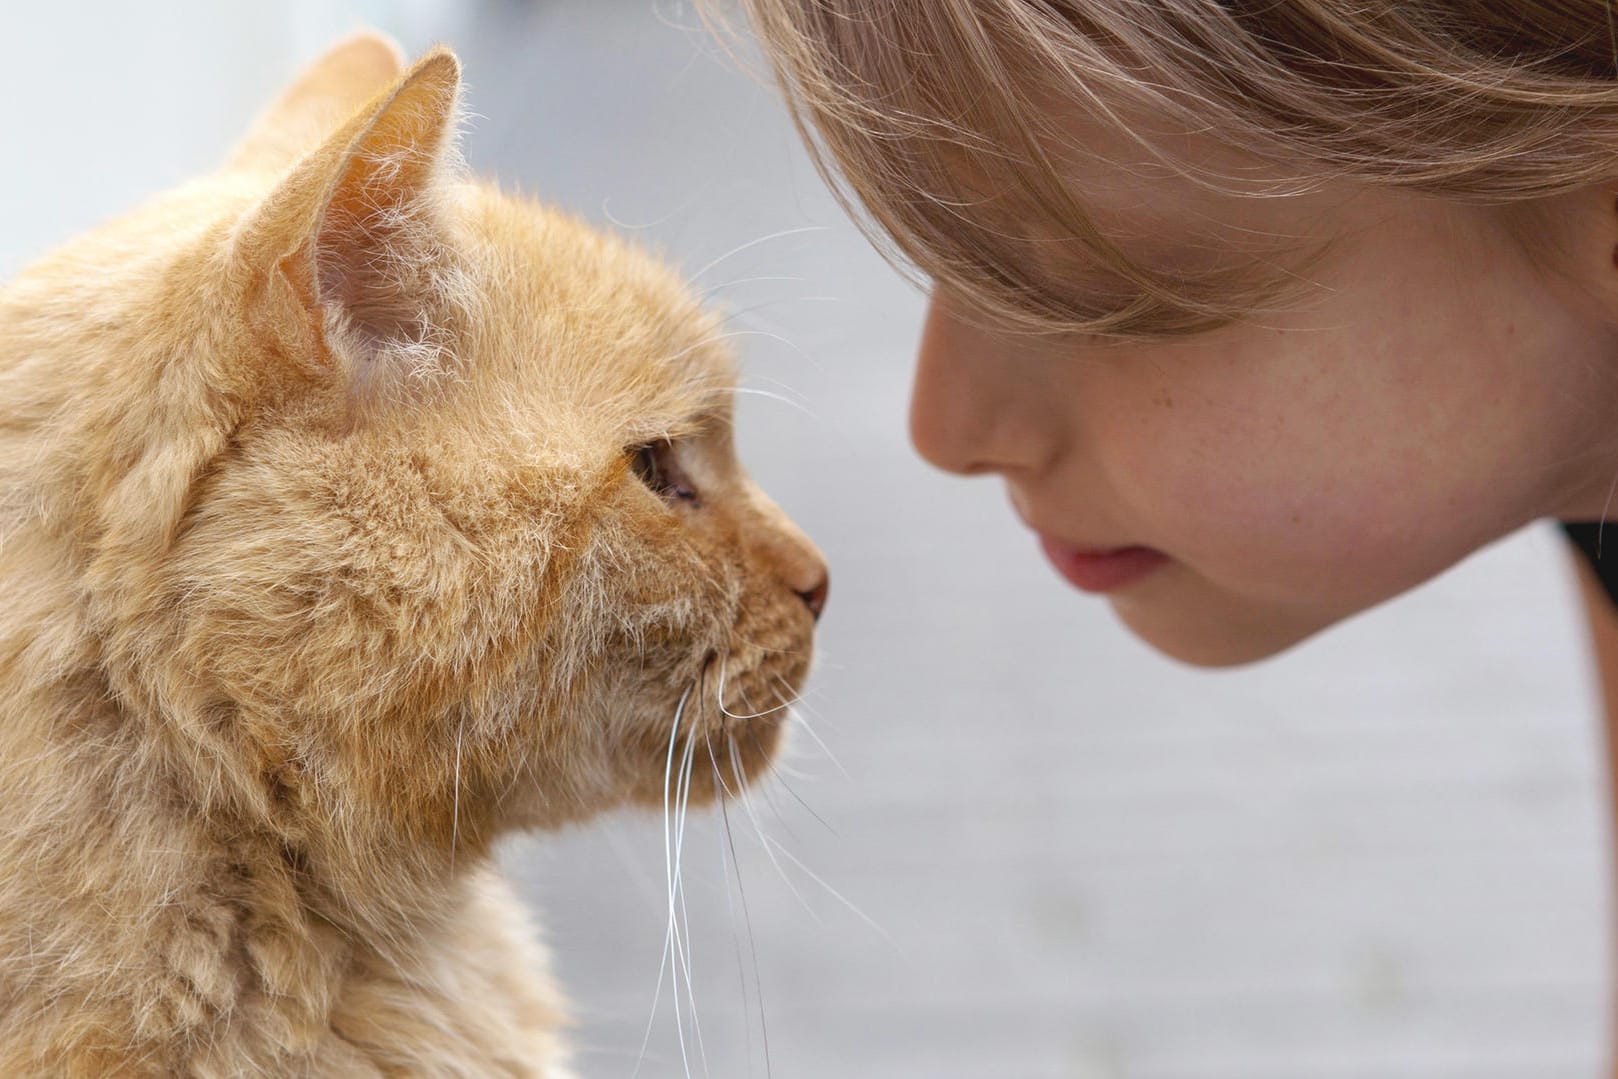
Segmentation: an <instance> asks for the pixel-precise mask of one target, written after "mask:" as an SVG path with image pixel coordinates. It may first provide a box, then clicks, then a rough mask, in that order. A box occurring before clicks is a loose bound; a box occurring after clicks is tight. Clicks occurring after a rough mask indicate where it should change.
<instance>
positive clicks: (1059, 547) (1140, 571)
mask: <svg viewBox="0 0 1618 1079" xmlns="http://www.w3.org/2000/svg"><path fill="white" fill-rule="evenodd" d="M1039 546H1040V548H1041V549H1042V550H1043V551H1044V552H1045V557H1046V558H1048V559H1050V562H1051V565H1053V566H1055V567H1056V572H1058V573H1060V574H1061V575H1062V576H1063V577H1065V578H1066V579H1067V581H1068V583H1069V584H1071V585H1072V586H1073V587H1074V588H1077V589H1080V590H1082V591H1085V592H1113V591H1116V590H1118V589H1120V588H1123V587H1125V586H1126V585H1131V584H1134V583H1135V582H1136V581H1138V580H1140V579H1141V578H1142V577H1145V576H1146V575H1147V574H1148V573H1151V572H1152V571H1153V570H1155V569H1158V568H1159V567H1161V566H1163V565H1164V564H1165V563H1167V562H1168V560H1169V556H1168V555H1166V554H1164V553H1163V552H1162V551H1155V550H1153V549H1152V548H1150V547H1119V548H1117V549H1116V550H1112V551H1085V550H1081V549H1080V548H1078V547H1069V546H1068V545H1067V544H1065V543H1061V542H1058V541H1057V540H1053V539H1051V538H1049V537H1048V536H1041V537H1039Z"/></svg>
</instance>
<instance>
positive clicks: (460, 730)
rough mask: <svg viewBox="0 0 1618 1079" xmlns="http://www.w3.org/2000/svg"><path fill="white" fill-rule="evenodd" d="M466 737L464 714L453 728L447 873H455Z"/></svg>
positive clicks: (459, 838) (459, 835) (459, 832)
mask: <svg viewBox="0 0 1618 1079" xmlns="http://www.w3.org/2000/svg"><path fill="white" fill-rule="evenodd" d="M465 735H466V714H465V713H464V712H463V713H462V714H461V721H460V723H459V725H458V726H456V728H455V805H454V808H453V809H452V810H451V811H450V819H449V871H450V872H451V873H453V872H455V851H456V848H457V846H458V845H459V844H460V840H461V742H462V740H463V738H464V737H465Z"/></svg>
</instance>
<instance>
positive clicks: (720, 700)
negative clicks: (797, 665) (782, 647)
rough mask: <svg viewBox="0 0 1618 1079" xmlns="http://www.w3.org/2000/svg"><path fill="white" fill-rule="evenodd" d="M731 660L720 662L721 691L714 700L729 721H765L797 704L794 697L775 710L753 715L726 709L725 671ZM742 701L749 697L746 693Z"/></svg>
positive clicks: (726, 658)
mask: <svg viewBox="0 0 1618 1079" xmlns="http://www.w3.org/2000/svg"><path fill="white" fill-rule="evenodd" d="M729 659H730V657H729V656H726V657H724V658H722V659H721V660H720V662H719V691H718V695H717V696H716V697H715V698H714V702H715V703H716V704H717V705H718V707H719V711H720V712H721V713H722V714H723V715H724V716H725V717H726V718H727V719H740V720H749V719H764V718H766V717H768V716H773V715H775V714H776V713H777V712H783V711H786V710H787V709H790V708H791V707H792V706H793V704H795V703H797V698H796V696H795V695H794V696H793V699H791V700H787V701H783V702H781V703H780V704H777V705H775V706H774V707H773V708H768V709H765V710H764V711H762V712H755V713H753V714H752V715H743V714H741V713H739V712H732V711H731V710H730V709H728V708H726V707H725V669H726V665H727V663H728V662H729ZM788 691H789V692H790V691H791V687H790V686H789V687H788ZM742 699H743V701H746V699H747V695H746V694H745V693H743V694H742ZM748 707H749V708H751V707H752V705H751V704H748Z"/></svg>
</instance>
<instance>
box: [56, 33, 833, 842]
mask: <svg viewBox="0 0 1618 1079" xmlns="http://www.w3.org/2000/svg"><path fill="white" fill-rule="evenodd" d="M396 65H397V62H396V60H395V59H394V54H393V53H392V52H391V51H390V50H389V48H388V47H387V46H386V45H384V44H383V43H381V42H380V41H379V40H378V39H375V38H368V37H362V38H359V39H355V40H351V41H350V42H348V43H346V44H344V45H343V46H340V47H339V48H337V49H336V50H334V51H333V52H332V53H330V54H328V56H327V57H326V58H324V59H323V60H322V61H320V62H318V63H317V64H316V65H315V67H314V68H312V69H311V70H310V71H309V72H308V73H306V74H305V76H304V77H303V78H302V79H301V80H300V81H299V82H298V83H296V84H294V86H293V87H292V88H291V89H290V90H289V91H287V93H286V94H284V95H283V97H282V99H281V100H280V101H279V102H278V103H277V104H276V105H275V106H274V107H272V109H271V110H270V111H269V112H268V113H267V114H266V115H265V116H264V117H263V118H262V119H261V120H260V121H259V123H258V125H257V127H256V128H255V129H254V130H253V132H252V133H250V135H249V136H248V138H247V139H246V141H245V142H244V143H243V144H242V145H241V147H240V148H239V149H238V151H237V152H236V155H235V156H234V157H233V159H232V160H231V162H230V165H229V167H228V168H227V169H226V170H225V171H224V172H223V173H222V174H221V175H220V176H218V177H215V178H213V179H211V180H208V181H205V182H203V183H201V184H199V185H196V186H194V187H193V188H191V189H188V190H185V191H182V192H181V193H179V194H178V195H175V196H171V197H169V198H167V199H165V200H162V201H160V202H159V203H158V204H157V205H156V206H155V207H154V208H152V209H150V210H148V211H146V212H145V213H144V214H143V215H137V216H136V217H134V218H132V219H131V221H130V222H126V223H125V224H124V225H122V226H119V227H117V228H115V229H114V230H113V231H114V233H115V234H116V236H115V238H114V239H113V240H111V241H107V242H108V243H113V244H122V245H124V246H126V247H132V246H138V245H139V244H143V243H147V244H153V245H157V246H158V247H159V248H162V247H163V246H164V245H168V248H169V250H168V254H167V255H165V256H164V257H163V258H158V259H153V260H151V261H152V262H153V264H154V269H153V271H152V274H151V275H150V280H151V281H153V282H156V283H155V284H152V285H150V286H149V287H147V288H146V291H145V292H144V293H143V294H142V295H143V297H144V298H143V299H142V301H141V303H142V304H143V305H144V308H143V309H142V310H141V311H140V312H139V314H138V316H137V317H138V325H137V324H135V323H134V322H130V321H128V320H125V319H120V318H119V317H118V316H117V315H115V314H108V315H107V316H106V317H107V318H109V319H111V324H114V325H116V327H118V328H117V329H105V328H104V329H103V330H101V331H98V332H105V333H122V334H126V335H131V339H130V340H129V341H127V342H125V344H124V346H123V347H124V351H125V353H126V355H127V357H128V358H127V360H121V361H117V362H127V363H128V364H131V365H137V364H138V365H139V367H140V369H139V370H138V371H136V370H130V371H120V370H118V369H117V367H116V364H114V365H113V366H112V367H111V368H110V369H109V370H108V371H106V372H104V373H103V374H102V375H101V376H98V379H99V384H100V385H101V386H102V387H103V388H104V392H105V393H107V394H110V395H111V396H110V397H108V398H107V399H106V400H107V401H109V402H110V403H109V404H107V405H106V406H105V407H106V412H107V415H106V417H105V418H104V419H105V424H106V426H107V431H108V433H107V434H106V435H105V438H106V439H107V440H108V441H107V444H106V445H104V446H103V447H102V457H103V459H104V460H103V462H102V464H100V465H98V466H97V467H98V468H99V469H101V471H102V474H101V475H100V476H99V477H98V478H93V479H92V481H91V484H90V486H91V487H92V488H93V489H97V490H100V491H101V492H102V495H101V496H100V497H99V499H98V501H97V504H96V506H95V508H94V517H95V522H96V523H95V524H94V530H95V533H96V540H95V549H96V560H95V562H94V564H93V565H92V567H91V571H90V573H89V574H88V580H89V582H90V583H89V594H90V596H91V603H92V605H93V607H94V608H95V615H94V619H95V621H96V624H98V625H99V626H101V627H103V628H102V631H101V632H102V633H103V634H104V636H105V641H104V649H105V653H106V658H105V661H104V662H105V663H106V665H107V668H108V670H109V671H110V672H111V675H112V679H113V682H114V689H115V691H116V692H117V693H119V694H120V695H121V696H123V697H124V698H125V699H127V700H130V701H132V702H140V703H141V704H142V706H143V707H146V708H147V709H148V710H149V711H150V713H151V714H153V715H155V716H157V717H159V718H160V720H161V721H162V722H163V723H165V724H169V725H170V726H171V727H172V729H173V731H175V732H178V736H180V737H183V738H184V739H186V740H188V742H189V744H192V745H194V746H200V747H202V749H203V750H204V752H203V753H202V756H204V757H206V756H207V755H208V754H213V756H214V758H215V759H216V761H217V762H224V763H214V764H211V765H210V767H212V768H213V769H214V772H213V774H212V778H211V779H210V783H213V784H215V786H216V789H217V790H218V791H221V792H224V793H223V794H220V795H219V796H220V797H222V798H234V799H236V800H237V801H245V802H247V803H251V804H253V805H256V806H258V807H259V810H260V811H261V812H262V813H264V814H266V815H267V816H268V817H270V818H273V819H276V820H278V821H280V822H281V823H282V824H283V825H284V827H286V828H287V829H288V830H290V831H294V832H307V831H309V830H311V829H313V830H318V829H319V828H321V827H322V826H324V825H323V824H322V822H331V826H332V827H350V826H353V827H356V828H359V829H360V830H361V831H369V828H368V825H369V824H370V823H375V822H374V821H372V820H371V818H373V817H377V818H380V819H384V820H385V822H386V824H387V826H388V827H389V828H394V829H398V830H401V831H402V832H405V833H408V834H410V835H411V836H412V837H413V838H414V840H415V841H417V842H420V841H423V840H425V841H426V842H428V843H435V842H439V843H446V844H447V843H452V842H458V843H459V844H460V848H461V849H462V850H463V851H464V850H466V849H467V847H468V846H469V845H471V844H477V843H479V842H480V841H481V839H483V838H485V837H486V836H487V835H489V834H492V833H493V832H494V831H497V830H499V829H501V828H504V827H509V826H513V825H523V824H551V823H557V822H561V821H565V820H571V819H578V818H580V817H582V816H586V815H589V814H591V813H594V812H596V811H598V810H600V809H603V808H606V807H609V806H611V805H614V804H619V803H624V802H634V801H641V802H653V803H655V802H659V801H661V800H662V799H663V798H664V796H665V790H666V784H668V783H669V782H670V779H669V776H670V774H671V772H672V774H673V776H674V782H676V783H678V777H679V775H680V774H681V772H682V771H684V772H686V773H688V774H689V775H690V777H691V779H690V786H691V790H692V791H693V792H694V794H693V797H695V798H696V799H698V800H700V799H702V798H703V797H706V796H712V795H713V794H715V793H717V792H718V791H719V790H720V789H721V787H724V788H730V789H735V788H736V787H737V786H738V785H739V784H740V783H742V782H745V781H746V780H747V779H748V778H750V777H752V776H754V775H755V774H757V773H758V772H759V771H760V770H761V769H762V768H763V767H764V766H765V765H766V764H767V762H768V761H769V759H770V757H771V756H772V754H773V753H774V752H775V749H776V747H777V743H778V740H779V738H780V735H781V731H782V726H783V723H784V722H785V721H786V719H787V711H786V710H787V706H788V705H789V704H790V703H791V702H792V701H793V700H794V699H795V696H796V695H797V694H798V692H799V691H800V688H801V686H802V684H803V682H804V679H805V677H806V674H807V671H808V667H809V660H810V650H811V638H812V632H813V627H814V623H815V620H816V618H817V616H818V614H819V611H820V608H821V605H822V604H823V602H824V599H825V593H826V571H825V567H824V564H823V562H822V560H821V558H820V556H819V554H818V553H817V552H816V551H815V549H814V547H813V546H812V545H811V544H810V543H809V542H808V540H807V539H805V537H804V536H803V535H802V534H801V533H800V532H799V531H798V530H797V529H796V528H795V527H794V526H793V525H792V524H791V523H790V522H789V521H788V520H787V519H786V517H785V516H784V515H783V514H782V513H781V511H780V510H779V509H778V508H777V507H776V506H775V505H774V504H773V503H772V502H771V501H770V500H769V499H768V498H766V497H765V495H764V494H763V493H762V492H761V491H760V490H759V489H758V488H757V487H756V486H755V485H754V484H753V483H752V482H751V481H750V480H749V479H748V477H747V475H746V474H745V473H744V471H743V470H742V468H741V466H740V465H739V464H738V462H737V459H736V455H735V451H734V447H733V445H732V440H731V406H732V400H733V390H734V386H735V378H736V375H735V372H734V370H733V367H732V360H731V357H730V355H729V354H728V352H727V350H726V348H725V346H724V345H723V344H722V343H721V338H722V336H723V335H722V334H721V332H720V326H719V324H718V322H717V321H716V320H715V319H714V318H713V317H712V316H711V315H709V314H706V313H704V311H703V310H702V309H701V308H700V307H699V305H698V303H697V302H696V300H695V299H694V298H693V297H692V295H691V294H690V292H689V291H688V290H687V289H686V287H685V285H684V284H683V283H682V282H681V281H680V280H679V279H678V278H677V277H676V275H674V274H673V273H672V272H671V271H669V270H668V269H666V268H665V267H663V266H662V265H660V264H658V263H657V262H656V261H654V260H652V259H651V258H649V257H647V256H646V255H644V254H642V253H640V252H638V251H636V250H633V249H632V248H630V247H629V246H627V245H626V244H624V243H622V242H621V241H619V240H617V239H615V238H613V237H610V236H606V235H603V234H600V233H598V232H596V231H593V230H591V229H590V228H587V227H585V226H584V225H581V224H580V223H578V222H576V221H574V220H571V219H569V218H567V217H564V216H562V215H560V214H557V213H555V212H554V211H551V210H547V209H544V208H542V207H540V206H538V205H536V204H534V203H532V202H529V201H526V200H522V199H516V198H511V197H508V196H505V195H503V194H501V193H499V192H498V191H496V190H495V189H494V188H493V187H491V186H487V185H483V184H477V183H472V182H468V181H467V180H465V179H464V178H463V177H462V176H461V175H460V172H459V170H458V165H457V157H456V149H455V142H456V124H457V122H458V111H457V110H458V97H459V86H460V79H459V69H458V65H457V62H456V60H455V58H454V57H453V56H452V55H451V54H450V53H449V52H447V51H444V50H438V51H434V52H432V53H430V54H428V55H427V56H426V57H425V58H424V59H422V60H421V61H420V62H419V63H417V64H415V65H414V66H413V67H411V68H410V69H409V70H408V71H403V72H400V71H398V69H397V66H396ZM120 230H121V231H120ZM106 249H107V248H106V246H105V245H103V246H102V247H99V248H97V247H92V248H90V249H88V250H91V251H103V252H104V251H105V250H106ZM80 257H81V258H84V257H89V256H84V255H81V256H80ZM96 257H102V258H105V255H104V254H103V255H100V256H96ZM120 394H121V395H123V396H122V397H120V396H119V395H120ZM97 407H101V406H97ZM114 413H116V414H114ZM231 792H234V793H231ZM367 815H369V816H367ZM361 818H364V819H363V820H362V819H361ZM361 825H367V827H361Z"/></svg>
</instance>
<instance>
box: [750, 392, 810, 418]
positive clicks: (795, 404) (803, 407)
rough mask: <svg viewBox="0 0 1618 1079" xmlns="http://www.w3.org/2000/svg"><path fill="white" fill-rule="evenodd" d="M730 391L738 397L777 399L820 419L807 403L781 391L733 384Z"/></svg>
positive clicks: (806, 414)
mask: <svg viewBox="0 0 1618 1079" xmlns="http://www.w3.org/2000/svg"><path fill="white" fill-rule="evenodd" d="M730 392H731V393H733V394H735V395H736V396H738V397H741V396H747V397H764V398H768V399H769V400H771V401H779V402H781V403H782V404H783V405H786V406H787V407H789V408H795V409H797V410H798V411H799V412H801V413H803V414H804V415H805V416H808V417H809V418H810V419H812V420H818V419H820V417H819V416H817V415H815V413H814V410H813V409H811V408H810V407H809V406H808V405H806V404H804V403H803V402H802V401H794V400H793V399H792V398H790V397H788V396H786V395H785V394H782V393H775V392H774V391H771V390H761V389H757V388H756V387H752V386H733V387H731V389H730Z"/></svg>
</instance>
